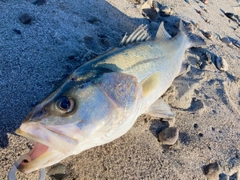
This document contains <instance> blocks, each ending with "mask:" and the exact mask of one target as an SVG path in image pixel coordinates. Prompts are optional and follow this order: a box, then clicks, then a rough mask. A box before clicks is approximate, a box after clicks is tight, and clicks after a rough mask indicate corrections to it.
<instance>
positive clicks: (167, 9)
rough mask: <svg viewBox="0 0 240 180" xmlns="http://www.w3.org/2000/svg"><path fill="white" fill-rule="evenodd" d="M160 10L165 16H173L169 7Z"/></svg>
mask: <svg viewBox="0 0 240 180" xmlns="http://www.w3.org/2000/svg"><path fill="white" fill-rule="evenodd" d="M160 10H161V12H162V13H163V14H165V15H171V11H172V10H171V8H170V7H169V6H162V7H160Z"/></svg>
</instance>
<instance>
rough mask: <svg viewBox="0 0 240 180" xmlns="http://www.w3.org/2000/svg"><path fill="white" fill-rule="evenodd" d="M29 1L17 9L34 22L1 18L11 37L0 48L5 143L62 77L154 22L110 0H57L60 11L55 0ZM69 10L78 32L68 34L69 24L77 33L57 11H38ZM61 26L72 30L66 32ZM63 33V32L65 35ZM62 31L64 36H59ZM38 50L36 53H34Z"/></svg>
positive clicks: (0, 130)
mask: <svg viewBox="0 0 240 180" xmlns="http://www.w3.org/2000/svg"><path fill="white" fill-rule="evenodd" d="M34 2H35V1H34ZM5 3H6V4H5ZM10 3H13V2H11V1H4V2H1V6H3V7H4V5H6V6H9V4H10ZM19 3H23V2H19ZM23 4H24V5H25V7H26V9H20V10H19V9H16V11H21V12H24V11H26V12H31V13H29V14H30V16H33V17H34V18H33V20H32V23H31V24H30V25H25V24H22V23H21V22H20V21H19V20H18V14H17V13H14V12H12V13H8V14H7V12H2V17H4V18H5V19H6V20H5V21H8V23H6V22H5V21H4V20H1V22H0V28H1V36H3V37H4V38H6V39H7V38H8V40H5V41H3V42H0V48H1V49H2V50H3V49H4V51H2V50H1V54H0V58H1V62H0V67H1V68H0V77H1V83H0V89H1V96H0V99H1V103H0V114H1V116H0V137H1V138H0V147H1V148H4V147H7V146H8V137H7V133H11V134H14V131H15V130H16V129H17V128H18V127H19V126H20V124H21V122H22V120H23V119H24V118H25V117H26V116H27V114H28V113H29V112H30V110H31V109H32V108H33V107H34V106H35V105H36V104H37V103H38V102H40V101H42V100H43V99H44V98H45V97H46V96H47V95H48V94H49V93H50V92H51V91H52V90H53V89H55V86H57V85H58V84H59V83H60V82H61V81H62V79H64V78H66V77H67V76H68V75H69V74H70V73H71V72H72V71H74V70H75V69H76V68H77V67H79V66H80V65H82V64H83V63H84V62H86V61H88V60H90V59H92V58H94V57H96V56H97V55H99V54H103V53H105V52H107V51H108V50H110V49H112V48H114V47H116V46H118V44H119V42H120V40H121V38H122V37H123V35H124V34H125V33H126V32H128V34H129V33H131V32H133V30H135V29H136V28H137V27H138V26H139V25H140V24H148V23H149V20H146V19H145V18H144V17H143V18H140V19H138V18H131V17H128V16H127V15H125V14H124V13H122V12H121V11H119V10H118V9H117V8H115V7H114V6H112V5H111V4H109V3H108V2H106V1H104V0H100V1H97V2H95V3H92V2H90V1H89V2H88V3H82V4H81V6H79V7H74V5H73V4H71V2H67V3H62V4H61V3H59V4H57V5H54V6H55V9H54V12H53V11H50V10H49V11H48V10H47V8H49V7H48V6H51V4H45V5H44V6H38V5H36V7H34V6H32V3H31V2H24V3H23ZM24 5H22V6H23V7H24ZM30 7H31V8H30ZM90 7H91V8H90ZM32 9H34V10H32ZM13 11H14V9H13ZM68 12H72V16H71V17H69V18H72V19H74V21H75V25H74V26H76V35H75V36H74V38H73V37H71V35H69V37H68V36H66V37H62V36H63V35H66V34H67V30H69V33H73V32H72V31H73V30H74V29H73V30H72V29H71V28H69V29H67V30H66V29H63V30H61V26H63V25H62V24H61V23H62V22H55V21H60V20H54V18H55V17H54V18H52V16H51V19H44V18H41V17H38V14H42V15H43V16H44V14H45V13H49V14H51V13H53V15H55V16H57V15H58V14H61V13H63V14H64V13H66V16H67V13H68ZM44 17H45V16H44ZM118 17H121V18H120V19H118ZM9 19H13V20H12V21H11V20H9ZM78 20H80V21H79V22H78ZM15 21H16V23H15ZM14 23H15V24H14ZM49 23H52V24H51V25H52V27H51V28H49V29H48V27H46V26H47V24H49ZM64 23H65V22H64ZM71 23H72V22H71V19H70V20H69V24H70V25H71V26H72V24H71ZM6 24H8V26H6ZM45 25H46V26H45ZM55 26H56V27H55ZM71 26H69V27H71ZM11 27H14V29H16V30H17V32H18V33H16V31H14V30H13V31H9V29H10V28H11ZM85 27H87V28H89V30H90V31H89V34H86V35H82V34H81V28H82V29H83V30H84V28H85ZM61 31H66V32H65V34H60V33H61ZM84 32H85V31H84ZM95 32H97V34H95ZM119 32H121V33H119ZM74 33H75V32H74ZM74 33H73V34H74ZM85 33H86V32H85ZM41 34H42V35H41ZM59 34H60V35H62V36H61V37H60V35H59ZM57 35H59V37H56V38H55V36H57ZM38 36H42V37H40V38H39V37H38ZM54 38H55V39H54ZM76 38H79V39H76ZM35 39H36V41H37V42H35ZM38 39H40V40H38ZM41 39H43V40H42V41H41ZM63 40H64V41H63ZM21 41H26V43H25V44H24V45H26V47H21V44H20V43H19V42H21ZM65 41H66V42H68V41H69V42H68V43H66V42H65ZM5 42H6V43H5ZM33 42H35V43H33ZM4 43H5V44H4ZM31 43H32V44H31ZM51 48H52V49H51ZM33 51H35V54H33V53H32V52H33Z"/></svg>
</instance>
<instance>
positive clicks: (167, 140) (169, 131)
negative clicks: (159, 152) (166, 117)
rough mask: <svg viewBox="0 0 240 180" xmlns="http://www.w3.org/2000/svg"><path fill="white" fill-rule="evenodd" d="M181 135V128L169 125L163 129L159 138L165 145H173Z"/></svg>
mask: <svg viewBox="0 0 240 180" xmlns="http://www.w3.org/2000/svg"><path fill="white" fill-rule="evenodd" d="M178 137H179V130H178V128H176V127H169V128H166V129H164V130H162V131H161V132H160V133H159V135H158V139H159V141H161V142H162V144H163V145H173V144H175V143H176V142H177V140H178Z"/></svg>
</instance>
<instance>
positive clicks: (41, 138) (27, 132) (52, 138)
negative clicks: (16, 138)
mask: <svg viewBox="0 0 240 180" xmlns="http://www.w3.org/2000/svg"><path fill="white" fill-rule="evenodd" d="M16 134H18V135H21V136H24V137H26V138H28V139H30V140H33V141H34V142H35V145H34V147H33V149H32V150H31V151H30V152H29V153H27V154H24V155H22V157H27V158H25V159H24V158H23V159H22V161H21V162H19V163H18V165H17V169H18V170H19V171H21V172H24V173H30V172H32V171H35V170H38V169H41V168H45V167H47V166H51V165H53V164H55V163H57V162H59V161H61V160H62V159H64V158H65V157H67V156H69V153H71V151H72V150H73V149H74V148H75V147H76V146H77V144H78V141H77V140H76V139H73V138H70V137H67V136H65V135H62V134H59V133H58V132H56V131H52V130H51V129H49V128H46V127H44V125H41V124H40V123H36V122H33V123H23V124H22V125H21V126H20V128H19V129H17V130H16ZM20 159H21V157H20Z"/></svg>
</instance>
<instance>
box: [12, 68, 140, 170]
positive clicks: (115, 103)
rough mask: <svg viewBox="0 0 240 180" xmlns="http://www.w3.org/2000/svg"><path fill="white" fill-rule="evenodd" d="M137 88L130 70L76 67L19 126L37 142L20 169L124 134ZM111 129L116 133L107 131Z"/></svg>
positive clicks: (38, 165) (42, 164) (33, 167)
mask: <svg viewBox="0 0 240 180" xmlns="http://www.w3.org/2000/svg"><path fill="white" fill-rule="evenodd" d="M139 94H141V88H140V86H139V83H138V81H137V78H136V77H134V76H132V75H126V74H123V73H117V72H116V73H115V72H113V73H103V74H100V73H99V72H97V73H92V72H90V73H88V74H87V75H84V76H83V75H81V76H79V75H78V74H76V72H75V73H73V74H72V75H71V76H70V77H69V78H68V79H67V81H65V83H64V84H63V85H62V86H60V87H59V88H58V89H57V90H56V91H54V92H53V93H52V94H50V95H49V96H48V97H47V98H46V99H45V100H43V101H42V102H41V103H39V104H38V105H37V106H36V107H35V108H34V109H33V110H32V111H31V112H30V113H29V115H28V116H27V118H26V119H25V120H24V121H23V123H22V124H21V126H20V127H19V129H17V130H16V133H17V134H19V135H21V136H24V137H26V138H28V139H31V140H33V141H34V142H35V146H34V148H33V149H32V150H31V151H30V152H29V153H28V154H27V155H28V157H29V156H30V160H27V161H23V162H22V163H20V165H19V166H18V169H19V170H20V171H21V172H25V173H29V172H32V171H34V170H37V169H40V168H44V167H47V166H50V165H53V164H55V163H57V162H59V161H61V160H62V159H64V158H66V157H68V156H70V155H73V154H78V153H80V152H82V151H83V150H86V149H89V148H92V147H94V146H97V145H101V144H105V143H107V142H110V141H112V140H114V139H116V138H117V137H120V136H121V135H123V134H124V133H126V131H127V130H128V129H129V128H130V127H128V126H127V128H126V126H120V124H121V123H122V122H123V120H125V122H127V117H128V116H130V117H131V114H132V112H133V111H138V106H137V104H139V103H137V102H138V97H139ZM126 124H128V123H126ZM121 127H123V128H121ZM108 132H114V133H115V134H111V136H107V135H106V134H108Z"/></svg>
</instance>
